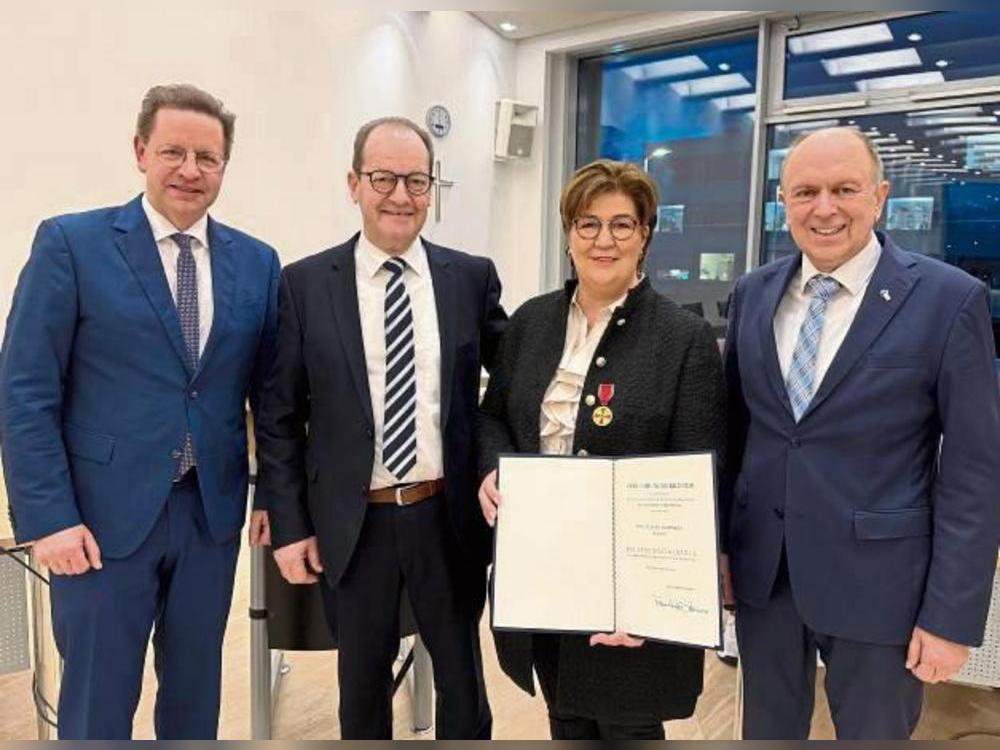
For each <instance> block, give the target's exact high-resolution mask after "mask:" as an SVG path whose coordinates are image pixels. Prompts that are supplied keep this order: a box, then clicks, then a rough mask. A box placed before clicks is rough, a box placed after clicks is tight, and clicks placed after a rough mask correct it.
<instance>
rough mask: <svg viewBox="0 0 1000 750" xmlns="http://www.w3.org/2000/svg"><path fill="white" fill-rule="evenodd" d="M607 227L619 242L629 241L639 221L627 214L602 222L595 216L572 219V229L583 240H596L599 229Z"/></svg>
mask: <svg viewBox="0 0 1000 750" xmlns="http://www.w3.org/2000/svg"><path fill="white" fill-rule="evenodd" d="M605 224H607V225H608V231H609V232H610V233H611V236H612V237H613V238H614V239H616V240H618V241H619V242H624V241H625V240H628V239H631V238H632V235H634V234H635V230H636V229H638V228H639V220H638V219H636V218H635V217H634V216H629V215H628V214H620V215H618V216H612V217H611V218H610V219H608V221H606V222H604V221H601V220H600V219H598V218H597V217H596V216H579V217H577V218H575V219H573V228H574V229H575V230H576V233H577V235H578V236H579V237H580V239H583V240H596V239H597V236H598V235H599V234H600V233H601V227H603V226H604V225H605Z"/></svg>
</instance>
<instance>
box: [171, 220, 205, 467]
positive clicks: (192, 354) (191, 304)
mask: <svg viewBox="0 0 1000 750" xmlns="http://www.w3.org/2000/svg"><path fill="white" fill-rule="evenodd" d="M171 239H173V241H174V242H176V243H177V247H178V248H180V254H179V255H178V256H177V315H178V317H180V319H181V333H182V334H183V335H184V348H185V350H186V352H187V364H188V367H189V368H190V370H191V372H194V371H195V370H197V369H198V359H199V335H200V332H199V313H198V268H197V266H195V263H194V254H193V253H192V252H191V240H192V239H193V238H192V237H191V235H189V234H175V235H172V237H171ZM194 465H195V461H194V446H193V445H192V444H191V433H190V432H188V433H187V434H186V435H185V436H184V447H183V448H181V460H180V463H179V464H178V465H177V474H176V475H175V478H177V479H179V478H180V477H182V476H184V474H185V473H187V471H188V469H190V468H191V467H192V466H194Z"/></svg>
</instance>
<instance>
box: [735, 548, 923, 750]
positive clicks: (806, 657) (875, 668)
mask: <svg viewBox="0 0 1000 750" xmlns="http://www.w3.org/2000/svg"><path fill="white" fill-rule="evenodd" d="M817 585H819V584H817ZM736 633H737V640H738V642H739V648H740V662H741V664H742V667H743V738H744V739H747V740H804V739H807V738H808V736H809V726H810V721H811V719H812V713H813V703H814V698H815V685H816V653H817V651H818V652H819V654H820V655H821V656H822V657H823V662H824V664H826V681H825V686H826V694H827V698H828V700H829V703H830V713H831V715H832V717H833V724H834V726H835V727H836V730H837V739H840V740H880V739H883V740H903V739H908V738H909V736H910V734H912V733H913V730H914V728H915V727H916V725H917V721H918V719H919V718H920V709H921V704H922V701H923V683H921V682H920V680H918V679H917V678H916V677H914V676H913V674H911V673H910V671H909V670H907V669H906V649H907V647H906V646H905V645H899V646H881V645H877V644H874V643H860V642H858V641H850V640H847V639H845V638H837V637H835V636H830V635H824V634H822V633H817V632H815V631H813V630H811V629H810V628H809V627H808V626H807V625H806V624H805V623H804V622H803V621H802V618H801V617H800V616H799V613H798V610H797V609H796V607H795V600H794V598H793V596H792V588H791V583H790V581H789V577H788V564H787V560H786V558H785V556H784V554H782V559H781V564H780V567H779V570H778V578H777V580H776V581H775V584H774V590H773V591H772V592H771V599H770V601H768V603H767V606H766V607H765V608H763V609H757V608H755V607H750V606H748V605H746V604H743V603H742V602H740V603H739V604H738V605H737V608H736Z"/></svg>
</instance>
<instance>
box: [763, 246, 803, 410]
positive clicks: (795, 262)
mask: <svg viewBox="0 0 1000 750" xmlns="http://www.w3.org/2000/svg"><path fill="white" fill-rule="evenodd" d="M801 267H802V256H801V255H797V256H796V257H795V258H793V259H792V260H791V261H789V262H788V263H787V264H786V265H784V266H782V265H781V264H776V267H775V268H773V269H772V271H771V277H770V279H769V280H767V281H766V282H765V287H764V289H765V291H764V299H763V301H762V304H761V313H760V319H759V326H760V328H759V331H760V350H761V352H762V353H763V357H764V368H765V371H766V379H767V382H768V383H770V384H771V386H772V388H773V389H774V395H775V396H776V397H777V399H778V401H779V402H780V403H781V404H782V405H783V406H784V407H785V410H786V411H787V412H788V415H789V416H791V415H792V404H791V402H790V401H789V400H788V390H787V389H786V388H785V379H784V377H782V375H781V362H780V360H779V359H778V344H777V342H776V341H775V339H774V316H775V314H777V312H778V305H780V304H781V299H782V297H784V296H785V289H787V288H788V285H789V284H790V283H791V281H792V279H793V278H794V277H795V274H796V273H798V270H799V268H801Z"/></svg>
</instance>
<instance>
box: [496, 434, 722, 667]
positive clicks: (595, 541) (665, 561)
mask: <svg viewBox="0 0 1000 750" xmlns="http://www.w3.org/2000/svg"><path fill="white" fill-rule="evenodd" d="M498 483H499V488H500V494H501V502H500V509H499V515H498V517H497V527H496V542H495V548H494V551H493V610H492V612H493V627H494V628H497V629H498V630H539V631H541V630H547V631H561V632H582V633H599V632H612V631H615V630H623V631H625V632H627V633H630V634H631V635H634V636H638V637H641V638H651V639H655V640H661V641H670V642H673V643H681V644H688V645H693V646H703V647H707V648H719V647H720V646H721V640H722V607H721V596H720V584H719V554H718V531H717V528H718V523H717V520H716V503H715V467H714V456H713V454H711V453H691V454H680V455H657V456H636V457H629V458H589V457H588V458H576V457H564V456H533V455H511V454H504V455H502V456H501V457H500V466H499V471H498Z"/></svg>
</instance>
